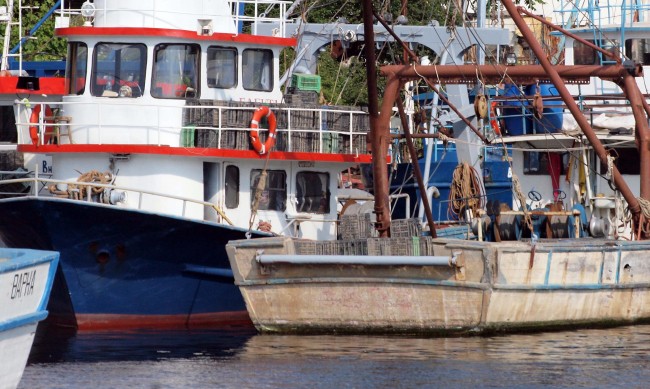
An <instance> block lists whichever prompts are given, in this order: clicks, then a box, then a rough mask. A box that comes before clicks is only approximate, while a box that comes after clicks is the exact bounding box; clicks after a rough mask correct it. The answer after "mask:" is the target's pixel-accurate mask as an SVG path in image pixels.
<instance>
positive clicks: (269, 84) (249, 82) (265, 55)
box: [242, 49, 273, 91]
mask: <svg viewBox="0 0 650 389" xmlns="http://www.w3.org/2000/svg"><path fill="white" fill-rule="evenodd" d="M242 82H243V83H244V89H246V90H258V91H271V90H272V89H273V52H272V51H271V50H262V49H246V50H244V52H243V53H242Z"/></svg>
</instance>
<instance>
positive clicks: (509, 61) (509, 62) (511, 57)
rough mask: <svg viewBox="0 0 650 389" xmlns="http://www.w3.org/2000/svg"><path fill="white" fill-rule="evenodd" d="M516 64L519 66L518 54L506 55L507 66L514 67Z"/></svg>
mask: <svg viewBox="0 0 650 389" xmlns="http://www.w3.org/2000/svg"><path fill="white" fill-rule="evenodd" d="M516 64H517V54H516V53H508V54H506V65H508V66H514V65H516Z"/></svg>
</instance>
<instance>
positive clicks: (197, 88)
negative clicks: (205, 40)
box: [150, 43, 202, 100]
mask: <svg viewBox="0 0 650 389" xmlns="http://www.w3.org/2000/svg"><path fill="white" fill-rule="evenodd" d="M170 46H185V47H189V48H193V49H194V51H195V55H196V58H195V59H194V61H193V62H194V68H195V71H194V73H195V74H194V80H193V82H191V83H190V84H188V83H187V81H186V80H185V71H186V69H185V67H183V73H184V74H183V75H181V78H180V80H179V83H178V84H175V83H173V82H171V80H170V82H168V83H167V82H165V83H161V82H160V81H158V80H157V77H158V78H162V77H160V76H159V75H158V74H157V70H156V64H157V62H158V60H157V55H158V53H159V52H160V51H162V50H166V49H167V48H168V47H170ZM201 54H202V53H201V45H199V44H197V43H159V44H157V45H156V46H154V48H153V58H152V71H151V92H150V94H151V97H153V98H155V99H176V100H178V99H183V100H184V99H188V98H195V97H199V96H200V95H201ZM183 62H184V63H185V62H187V59H184V60H183ZM158 84H169V85H170V88H174V87H175V86H176V85H179V86H180V87H181V89H182V86H185V93H183V92H182V91H181V92H180V94H179V90H174V89H170V90H171V93H163V91H162V86H161V87H160V88H161V93H160V94H158V93H157V91H158V86H157V85H158ZM190 88H192V89H193V91H192V92H191V93H189V92H188V89H190Z"/></svg>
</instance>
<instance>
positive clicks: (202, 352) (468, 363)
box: [21, 326, 650, 389]
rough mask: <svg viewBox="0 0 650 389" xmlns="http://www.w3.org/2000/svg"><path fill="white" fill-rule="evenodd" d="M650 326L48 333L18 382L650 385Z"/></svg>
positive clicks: (80, 384) (256, 385)
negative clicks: (368, 332)
mask: <svg viewBox="0 0 650 389" xmlns="http://www.w3.org/2000/svg"><path fill="white" fill-rule="evenodd" d="M649 355H650V326H633V327H621V328H614V329H601V330H580V331H567V332H553V333H540V334H519V335H508V336H494V337H470V338H463V337H455V338H415V337H380V336H282V335H256V334H254V333H250V332H245V331H241V332H232V331H231V332H222V331H174V332H133V333H117V332H113V333H111V332H105V333H104V332H102V333H93V332H83V333H79V334H65V336H63V335H61V334H60V333H54V334H52V333H50V334H49V335H48V336H47V337H46V338H41V341H40V342H38V347H35V349H34V352H33V353H32V355H31V356H30V365H29V366H28V367H27V369H26V371H25V375H24V376H23V382H22V383H21V388H31V387H48V388H52V387H56V388H58V387H61V388H67V387H84V386H87V385H86V384H87V383H88V382H91V383H99V384H95V385H94V386H96V387H100V388H101V387H134V382H137V385H135V386H137V387H147V388H186V387H206V388H211V387H220V388H221V387H225V388H256V389H259V388H280V387H281V388H304V387H316V388H320V387H323V388H332V387H336V388H368V387H370V388H383V387H391V388H402V387H404V388H413V387H436V388H437V387H445V388H456V387H458V388H467V387H473V388H474V387H479V388H484V387H528V388H536V387H554V388H563V387H567V388H568V387H590V388H601V387H602V388H610V387H626V388H644V387H646V386H647V382H648V381H650V364H648V363H647V361H648V356H649Z"/></svg>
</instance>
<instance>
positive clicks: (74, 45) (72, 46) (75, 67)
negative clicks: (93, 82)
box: [65, 42, 88, 96]
mask: <svg viewBox="0 0 650 389" xmlns="http://www.w3.org/2000/svg"><path fill="white" fill-rule="evenodd" d="M79 48H84V49H85V51H86V55H85V58H84V60H83V61H81V60H79V53H80V51H79ZM73 56H74V59H73ZM82 62H83V85H82V87H81V88H74V89H76V90H73V87H74V86H78V83H77V81H78V79H79V76H78V74H77V72H78V71H79V69H80V68H79V64H80V63H82ZM73 72H74V73H75V74H74V75H73V74H72V73H73ZM73 78H74V80H75V82H73ZM87 81H88V45H87V44H86V43H85V42H68V53H67V60H66V65H65V93H66V94H68V95H77V96H80V95H83V94H84V93H86V82H87Z"/></svg>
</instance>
